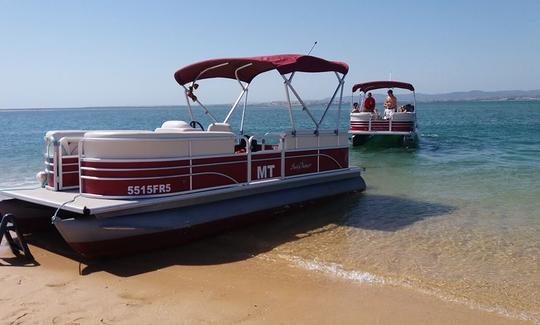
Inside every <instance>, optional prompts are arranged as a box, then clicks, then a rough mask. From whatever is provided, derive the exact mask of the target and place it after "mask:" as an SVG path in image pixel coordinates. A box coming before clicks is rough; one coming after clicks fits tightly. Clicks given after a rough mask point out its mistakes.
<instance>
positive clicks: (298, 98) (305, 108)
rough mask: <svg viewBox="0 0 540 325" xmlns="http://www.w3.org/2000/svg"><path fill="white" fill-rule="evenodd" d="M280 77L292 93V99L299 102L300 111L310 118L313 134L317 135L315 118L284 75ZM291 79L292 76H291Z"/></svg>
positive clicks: (317, 128) (317, 126)
mask: <svg viewBox="0 0 540 325" xmlns="http://www.w3.org/2000/svg"><path fill="white" fill-rule="evenodd" d="M281 77H282V78H283V80H284V81H285V85H286V86H287V87H289V89H290V90H291V91H292V93H293V95H294V97H296V99H297V100H298V102H300V105H302V110H303V111H305V112H306V114H307V115H309V117H310V118H311V120H312V121H313V124H315V134H317V133H319V124H317V121H316V120H315V118H314V117H313V115H312V114H311V111H310V110H309V109H308V108H307V106H306V104H305V103H304V101H303V100H302V98H300V95H298V93H297V92H296V90H295V89H294V87H293V86H292V85H291V83H290V81H289V79H287V77H285V76H284V75H281ZM291 77H292V76H291Z"/></svg>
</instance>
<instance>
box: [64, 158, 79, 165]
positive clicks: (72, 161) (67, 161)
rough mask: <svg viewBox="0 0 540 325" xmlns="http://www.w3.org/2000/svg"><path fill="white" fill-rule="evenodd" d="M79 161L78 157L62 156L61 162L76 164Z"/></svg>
mask: <svg viewBox="0 0 540 325" xmlns="http://www.w3.org/2000/svg"><path fill="white" fill-rule="evenodd" d="M77 163H79V158H78V157H69V158H65V157H63V158H62V164H77Z"/></svg>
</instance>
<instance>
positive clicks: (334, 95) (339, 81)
mask: <svg viewBox="0 0 540 325" xmlns="http://www.w3.org/2000/svg"><path fill="white" fill-rule="evenodd" d="M336 77H337V79H338V86H337V87H336V90H334V94H333V95H332V97H331V98H330V101H328V104H327V105H326V108H325V109H324V112H323V114H322V116H321V119H320V120H319V123H318V125H321V124H322V122H323V121H324V118H325V117H326V113H327V112H328V110H329V109H330V106H331V105H332V102H333V101H334V99H335V98H336V95H337V93H338V91H339V90H340V89H342V88H343V79H344V78H345V76H343V78H340V77H339V75H338V74H337V72H336ZM342 93H343V92H342ZM339 110H341V96H340V99H339ZM339 110H338V121H339ZM338 126H339V123H338Z"/></svg>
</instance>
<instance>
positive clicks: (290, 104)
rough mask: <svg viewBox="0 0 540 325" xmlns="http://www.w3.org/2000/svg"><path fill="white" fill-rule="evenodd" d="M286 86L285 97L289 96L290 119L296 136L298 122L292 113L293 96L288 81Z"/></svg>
mask: <svg viewBox="0 0 540 325" xmlns="http://www.w3.org/2000/svg"><path fill="white" fill-rule="evenodd" d="M283 86H285V95H286V96H287V104H288V106H289V119H290V120H291V126H292V134H293V135H296V122H295V121H294V115H293V112H292V103H291V95H290V94H289V87H287V81H285V82H284V83H283Z"/></svg>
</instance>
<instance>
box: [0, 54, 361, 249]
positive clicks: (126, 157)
mask: <svg viewBox="0 0 540 325" xmlns="http://www.w3.org/2000/svg"><path fill="white" fill-rule="evenodd" d="M269 71H277V72H278V73H279V75H280V76H281V77H282V79H283V81H284V84H285V93H286V98H287V100H288V103H289V105H288V107H287V109H288V112H289V117H290V122H291V127H290V129H286V130H283V131H282V132H272V133H270V132H269V133H264V134H252V135H250V136H246V135H245V134H244V129H243V125H244V113H245V110H246V105H247V93H248V89H249V86H250V83H251V81H252V80H253V78H255V77H256V76H257V75H259V74H261V73H264V72H269ZM297 72H309V73H313V72H329V73H332V74H335V76H336V78H337V87H336V88H335V91H334V93H333V96H332V98H331V99H330V101H329V103H328V105H327V106H326V109H325V111H324V113H323V114H322V116H321V118H320V119H316V118H315V116H314V115H313V114H312V113H311V111H310V110H309V108H308V107H307V106H306V105H305V104H304V102H303V101H302V99H301V98H300V96H299V94H298V92H297V90H296V89H295V88H294V87H293V85H292V81H293V77H294V75H295V73H297ZM347 72H348V66H347V64H345V63H342V62H333V61H326V60H324V59H321V58H317V57H313V56H306V55H273V56H261V57H249V58H224V59H212V60H206V61H202V62H198V63H195V64H192V65H188V66H186V67H184V68H182V69H180V70H178V71H177V72H176V73H175V75H174V77H175V79H176V81H177V82H178V83H179V84H180V85H181V86H182V87H183V88H184V91H185V96H186V101H187V108H188V111H189V114H190V116H191V121H190V122H189V123H188V122H184V121H166V122H164V123H163V124H162V125H161V126H160V127H157V128H156V129H155V130H153V131H147V130H140V131H135V130H133V131H85V130H75V131H49V132H47V133H46V135H45V144H46V146H45V147H46V152H45V169H44V171H43V172H40V173H38V179H39V180H40V181H42V182H43V185H44V186H43V187H42V188H39V189H33V190H22V189H21V190H7V191H0V193H1V195H2V196H6V197H9V198H12V199H11V200H8V201H3V202H0V203H1V204H0V210H4V211H3V212H12V213H15V214H16V215H17V217H18V220H20V221H21V222H24V221H26V224H27V225H29V224H30V225H31V222H37V221H39V220H51V216H52V215H53V214H54V216H53V217H52V222H53V224H54V226H55V227H56V228H57V229H58V231H59V232H60V234H61V235H62V237H63V238H64V239H65V240H66V242H67V243H69V245H70V246H71V247H72V248H73V249H74V250H76V251H77V252H79V253H80V254H82V255H84V256H87V257H96V256H103V255H117V254H121V253H127V252H132V251H137V250H140V249H148V248H150V247H156V246H165V245H171V244H176V243H179V242H184V241H186V240H187V239H191V238H193V237H199V236H200V235H202V234H208V233H214V232H217V231H220V230H222V229H223V228H225V227H226V226H229V225H231V224H234V223H237V222H246V221H253V220H255V219H257V218H259V217H261V216H264V215H268V214H269V213H270V211H272V210H274V209H278V208H281V207H283V206H286V205H291V204H295V203H299V202H304V201H308V200H313V199H319V198H323V197H328V196H332V195H337V194H340V193H345V192H350V191H362V190H364V189H365V183H364V181H363V179H362V177H361V176H360V170H359V169H358V168H356V167H349V159H348V153H349V152H348V138H347V133H346V132H343V131H341V130H339V114H340V109H341V99H342V93H343V85H344V78H345V75H346V74H347ZM209 78H228V79H233V80H236V81H237V82H238V84H239V85H240V87H241V93H240V95H239V96H238V98H237V100H236V101H235V103H234V104H233V105H232V107H231V108H230V110H229V111H228V114H227V116H226V117H225V119H224V120H222V121H218V120H217V119H216V118H215V116H214V115H213V114H212V113H211V112H210V110H209V109H208V108H207V107H206V106H205V105H204V104H203V103H202V102H201V101H200V99H199V98H198V97H197V96H196V94H195V93H196V90H197V88H198V84H197V82H199V81H200V80H203V79H209ZM291 93H292V95H293V96H294V97H295V98H296V99H297V101H298V102H299V103H301V105H302V110H303V111H304V112H305V113H307V117H308V118H309V119H310V120H311V121H312V122H313V128H312V129H309V130H306V129H304V130H300V129H297V127H296V122H295V120H294V118H293V112H292V110H293V105H292V104H291V100H290V95H291ZM338 94H339V96H338ZM336 97H338V98H339V99H338V109H337V114H338V118H337V121H338V122H337V124H336V126H335V128H333V129H321V125H322V123H323V120H324V119H325V116H326V113H327V112H328V111H329V109H330V108H331V107H335V106H332V103H333V101H334V99H336ZM242 98H244V101H243V105H239V104H240V103H241V101H242ZM194 103H197V104H198V105H199V106H200V107H201V108H202V109H203V110H204V112H205V113H206V116H208V117H209V119H210V120H211V123H210V125H209V126H208V127H207V129H206V130H204V128H203V126H202V125H201V123H200V122H198V121H195V120H194V117H193V113H192V104H194ZM238 107H242V119H241V122H240V127H239V132H237V133H235V132H233V130H232V129H231V125H230V120H231V116H232V114H233V112H234V111H235V110H236V109H237V108H238ZM254 113H255V112H254ZM6 209H7V210H8V211H6ZM306 217H309V216H306Z"/></svg>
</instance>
